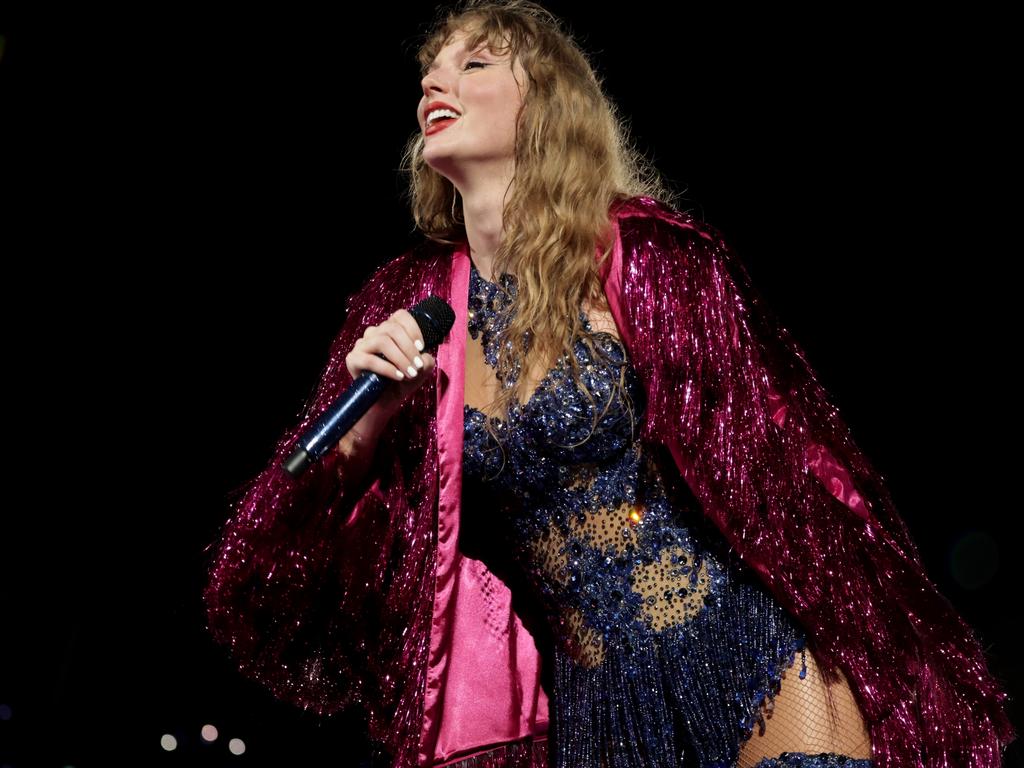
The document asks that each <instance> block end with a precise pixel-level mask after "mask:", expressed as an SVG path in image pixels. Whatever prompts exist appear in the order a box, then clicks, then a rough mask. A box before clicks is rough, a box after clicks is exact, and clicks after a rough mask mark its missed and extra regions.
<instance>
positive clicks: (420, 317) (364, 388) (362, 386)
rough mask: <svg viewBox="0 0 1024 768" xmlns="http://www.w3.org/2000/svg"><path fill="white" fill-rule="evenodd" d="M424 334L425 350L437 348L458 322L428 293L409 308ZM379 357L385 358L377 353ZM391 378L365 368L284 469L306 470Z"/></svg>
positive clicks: (298, 472)
mask: <svg viewBox="0 0 1024 768" xmlns="http://www.w3.org/2000/svg"><path fill="white" fill-rule="evenodd" d="M409 314H411V315H412V316H413V317H414V318H415V319H416V322H417V323H418V324H419V327H420V332H421V333H422V334H423V350H424V351H430V350H431V349H436V347H437V345H438V344H440V343H441V341H443V340H444V337H445V336H447V335H448V332H449V331H450V330H451V328H452V325H454V323H455V312H454V311H452V308H451V307H450V306H449V305H448V303H447V302H445V301H444V300H443V299H441V298H438V297H437V296H428V297H427V298H426V299H424V300H423V301H421V302H419V303H418V304H416V306H415V307H413V308H412V309H410V310H409ZM378 356H379V357H384V356H383V355H381V354H379V353H378ZM390 381H391V379H387V378H385V377H383V376H381V375H380V374H378V373H375V372H373V371H363V372H362V373H361V374H359V376H358V377H357V378H356V380H355V381H353V382H352V385H351V386H350V387H349V388H348V389H346V390H345V391H344V392H343V393H342V394H341V396H340V397H338V399H337V400H335V401H334V402H333V403H331V405H330V406H329V407H328V408H327V410H326V411H324V412H323V414H321V416H320V417H319V418H318V419H317V420H316V421H315V422H314V423H313V425H312V426H311V427H310V428H309V429H307V430H306V432H305V433H304V434H303V435H302V437H301V438H300V439H299V444H298V446H296V448H295V450H294V451H293V452H292V454H291V456H289V457H288V458H287V459H286V460H285V461H284V463H283V464H282V465H281V466H282V468H283V469H284V470H285V471H286V472H288V474H290V475H291V476H292V477H298V476H299V475H301V474H302V473H303V472H305V471H306V470H307V469H308V468H309V467H310V466H311V465H312V464H313V462H315V461H317V460H318V459H320V458H321V457H322V456H323V455H324V454H325V453H327V452H328V451H329V450H331V448H333V447H334V446H335V445H337V444H338V442H339V441H340V440H341V438H343V437H344V436H345V434H346V433H347V432H348V431H349V430H350V429H352V427H353V426H355V423H356V422H357V421H359V419H361V418H362V416H363V414H364V413H366V412H367V411H368V410H370V408H371V407H372V406H373V404H374V403H375V402H377V399H378V398H379V397H380V394H381V392H383V391H384V387H385V386H386V385H387V384H388V383H389V382H390Z"/></svg>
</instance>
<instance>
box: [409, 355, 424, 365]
mask: <svg viewBox="0 0 1024 768" xmlns="http://www.w3.org/2000/svg"><path fill="white" fill-rule="evenodd" d="M412 361H413V362H414V363H416V367H417V368H422V367H423V358H422V357H420V356H419V355H416V357H414V358H413V359H412Z"/></svg>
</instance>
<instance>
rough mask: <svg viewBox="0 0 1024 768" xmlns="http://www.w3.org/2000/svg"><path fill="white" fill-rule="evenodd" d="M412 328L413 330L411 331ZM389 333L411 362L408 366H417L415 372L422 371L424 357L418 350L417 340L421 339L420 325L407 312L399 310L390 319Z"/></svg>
mask: <svg viewBox="0 0 1024 768" xmlns="http://www.w3.org/2000/svg"><path fill="white" fill-rule="evenodd" d="M410 326H413V328H412V329H411V331H410ZM388 332H389V333H390V334H391V337H392V338H393V339H394V340H395V343H396V344H398V346H399V347H400V348H401V350H402V352H403V353H404V354H405V357H406V359H407V360H408V361H409V362H408V363H407V365H412V366H415V367H414V370H420V369H421V368H423V366H424V362H423V357H422V355H420V351H419V350H418V349H417V348H416V344H415V340H418V339H419V338H420V332H419V325H418V324H417V322H416V318H414V317H413V316H412V315H411V314H409V312H408V311H407V310H404V309H400V310H397V311H396V312H395V313H394V314H393V315H392V316H391V318H389V319H388Z"/></svg>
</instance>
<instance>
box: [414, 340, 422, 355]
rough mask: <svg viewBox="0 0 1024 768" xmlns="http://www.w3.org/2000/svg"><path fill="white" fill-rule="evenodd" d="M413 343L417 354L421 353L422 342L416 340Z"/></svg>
mask: <svg viewBox="0 0 1024 768" xmlns="http://www.w3.org/2000/svg"><path fill="white" fill-rule="evenodd" d="M413 343H414V344H415V345H416V349H417V351H419V352H422V351H423V342H422V341H420V340H419V339H416V340H415V341H414V342H413Z"/></svg>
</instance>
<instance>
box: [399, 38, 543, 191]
mask: <svg viewBox="0 0 1024 768" xmlns="http://www.w3.org/2000/svg"><path fill="white" fill-rule="evenodd" d="M465 38H466V34H465V33H464V32H459V33H456V35H455V36H454V37H453V38H452V39H451V40H449V42H448V43H447V44H446V45H445V47H444V48H442V49H441V50H440V51H439V52H438V54H437V58H436V59H435V60H434V62H433V64H432V65H431V68H430V69H429V70H428V72H427V74H426V75H425V76H424V77H423V79H422V81H421V83H420V84H421V86H422V91H423V96H422V97H421V98H420V103H419V107H418V110H417V117H418V119H419V124H420V130H421V131H423V133H424V145H423V158H424V160H425V161H426V162H427V164H428V165H430V166H431V167H432V168H434V169H435V170H437V171H438V172H439V173H441V174H443V175H444V176H446V177H448V178H450V179H451V178H453V176H457V175H464V174H466V173H470V172H476V171H480V170H483V171H494V172H501V171H502V170H504V169H506V167H507V166H508V165H509V164H510V163H511V161H512V158H513V156H514V150H515V129H516V121H517V119H518V113H519V109H520V107H521V106H522V103H523V100H522V93H521V90H520V89H521V86H520V83H523V84H525V83H526V73H525V71H524V70H523V68H522V66H521V65H520V64H519V63H518V62H515V64H514V65H513V63H512V62H511V54H510V53H508V52H506V53H502V54H496V53H492V52H491V51H490V50H488V49H487V42H486V41H484V42H483V43H481V44H480V46H478V47H477V48H476V49H473V50H467V49H466V47H465ZM517 79H518V82H517ZM434 102H443V103H444V104H446V105H447V106H448V107H449V108H450V109H452V110H454V111H455V112H456V113H458V115H459V116H458V117H457V118H456V119H454V120H450V119H445V118H442V119H441V120H439V121H436V122H434V123H428V122H427V118H428V117H429V112H430V111H431V108H430V105H431V104H433V103H434Z"/></svg>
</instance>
